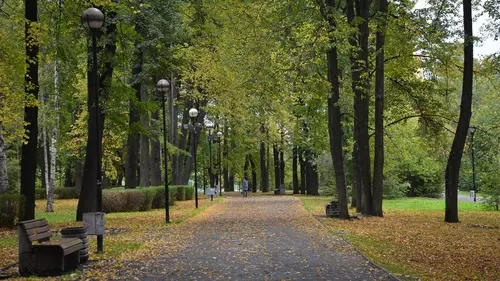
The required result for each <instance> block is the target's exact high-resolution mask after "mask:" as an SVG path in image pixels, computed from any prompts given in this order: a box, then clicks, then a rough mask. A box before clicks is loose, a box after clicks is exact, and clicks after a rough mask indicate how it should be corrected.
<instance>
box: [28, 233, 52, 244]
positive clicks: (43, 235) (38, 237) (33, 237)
mask: <svg viewBox="0 0 500 281" xmlns="http://www.w3.org/2000/svg"><path fill="white" fill-rule="evenodd" d="M50 237H52V231H47V232H43V233H39V234H36V235H30V236H29V239H30V241H31V242H33V241H38V240H42V239H46V238H50Z"/></svg>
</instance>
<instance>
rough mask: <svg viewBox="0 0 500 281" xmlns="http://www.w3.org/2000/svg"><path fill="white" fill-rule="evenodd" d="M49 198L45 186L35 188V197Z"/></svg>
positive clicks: (38, 198)
mask: <svg viewBox="0 0 500 281" xmlns="http://www.w3.org/2000/svg"><path fill="white" fill-rule="evenodd" d="M46 198H47V191H46V190H45V189H43V188H38V187H37V188H35V199H36V200H40V199H46Z"/></svg>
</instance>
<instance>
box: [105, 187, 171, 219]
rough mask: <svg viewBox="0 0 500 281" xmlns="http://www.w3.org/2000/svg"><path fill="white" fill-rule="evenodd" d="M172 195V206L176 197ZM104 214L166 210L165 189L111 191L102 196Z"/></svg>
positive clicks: (149, 188)
mask: <svg viewBox="0 0 500 281" xmlns="http://www.w3.org/2000/svg"><path fill="white" fill-rule="evenodd" d="M169 195H170V202H169V203H170V206H172V205H173V204H174V201H175V200H174V197H173V196H172V194H169ZM102 205H103V209H104V212H106V213H117V212H144V211H149V210H151V209H158V208H165V188H164V187H162V186H159V187H148V188H137V189H130V190H123V189H120V190H116V189H115V190H113V189H109V191H108V190H107V191H106V192H103V194H102Z"/></svg>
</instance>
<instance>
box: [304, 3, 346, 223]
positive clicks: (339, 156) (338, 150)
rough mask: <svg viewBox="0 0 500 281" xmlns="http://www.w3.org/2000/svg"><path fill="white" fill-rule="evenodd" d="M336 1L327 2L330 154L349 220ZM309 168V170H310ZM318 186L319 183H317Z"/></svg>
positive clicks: (341, 214)
mask: <svg viewBox="0 0 500 281" xmlns="http://www.w3.org/2000/svg"><path fill="white" fill-rule="evenodd" d="M334 2H335V1H334V0H326V5H327V7H328V13H327V20H328V23H329V25H330V36H329V37H330V43H331V46H332V47H330V49H328V50H327V61H328V81H329V82H330V95H329V97H328V132H329V137H330V151H331V152H330V153H331V156H332V161H333V167H334V169H335V179H336V182H335V183H336V187H337V196H338V198H337V200H338V202H339V217H340V218H342V219H348V218H349V210H348V208H347V184H346V178H345V170H344V150H343V146H342V140H343V136H342V134H343V133H342V124H341V113H340V105H339V99H340V88H339V68H338V55H337V47H336V45H335V43H336V42H335V38H334V37H333V34H331V33H332V32H333V31H334V30H335V29H336V28H337V23H336V22H335V18H334V15H333V12H334V8H335V5H334V4H335V3H334ZM306 161H307V163H306V165H308V166H310V165H311V164H309V162H312V158H311V153H310V152H309V149H308V150H307V151H306ZM310 169H311V168H309V169H308V170H310ZM310 174H311V173H310V172H309V173H308V174H307V175H308V178H307V179H308V180H307V185H308V186H310V185H311V184H312V183H314V180H316V182H317V173H316V179H314V178H313V179H309V175H310ZM316 184H317V183H316Z"/></svg>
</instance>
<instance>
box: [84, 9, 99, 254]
mask: <svg viewBox="0 0 500 281" xmlns="http://www.w3.org/2000/svg"><path fill="white" fill-rule="evenodd" d="M81 21H82V25H83V26H84V27H85V29H87V30H90V31H91V32H92V75H91V77H89V78H88V79H89V81H90V82H91V83H89V84H90V85H91V87H92V92H93V96H94V104H93V106H94V115H95V116H94V122H95V141H96V156H97V157H96V159H97V161H96V162H97V163H96V164H97V172H96V205H97V206H96V207H97V211H98V212H102V172H101V166H102V163H101V137H100V135H101V130H100V122H101V121H100V115H101V110H100V106H99V77H98V73H97V31H98V30H100V29H101V28H102V26H103V25H104V14H103V13H102V12H101V11H100V10H99V9H97V8H88V9H87V10H85V11H84V12H83V14H82V16H81ZM91 116H92V114H91ZM89 124H90V120H89ZM89 128H90V126H89ZM103 242H104V241H103V235H97V252H98V253H102V252H103V244H104V243H103Z"/></svg>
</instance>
